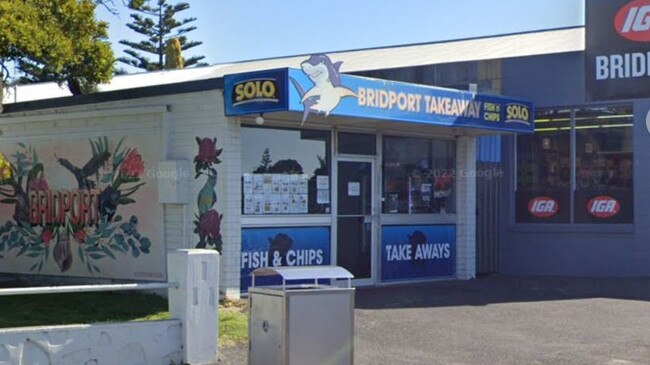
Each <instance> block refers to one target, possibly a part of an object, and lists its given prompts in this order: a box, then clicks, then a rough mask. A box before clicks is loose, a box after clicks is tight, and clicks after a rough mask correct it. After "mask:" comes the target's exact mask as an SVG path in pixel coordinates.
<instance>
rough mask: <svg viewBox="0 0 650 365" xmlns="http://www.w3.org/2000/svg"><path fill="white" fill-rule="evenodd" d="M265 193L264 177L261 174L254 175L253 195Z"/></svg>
mask: <svg viewBox="0 0 650 365" xmlns="http://www.w3.org/2000/svg"><path fill="white" fill-rule="evenodd" d="M263 192H264V176H263V175H260V174H253V194H261V193H263Z"/></svg>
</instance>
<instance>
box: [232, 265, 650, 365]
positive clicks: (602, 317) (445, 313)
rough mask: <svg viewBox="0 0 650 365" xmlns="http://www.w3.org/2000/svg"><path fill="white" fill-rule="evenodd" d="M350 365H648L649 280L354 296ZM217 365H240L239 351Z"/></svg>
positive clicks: (483, 283) (484, 284)
mask: <svg viewBox="0 0 650 365" xmlns="http://www.w3.org/2000/svg"><path fill="white" fill-rule="evenodd" d="M356 298H357V299H356V300H357V302H356V307H357V308H356V311H355V321H356V322H355V328H356V333H355V364H357V365H365V364H368V365H370V364H372V365H376V364H426V365H431V364H456V365H460V364H464V365H470V364H471V365H474V364H476V365H479V364H480V365H484V364H491V365H492V364H517V365H520V364H589V365H592V364H606V365H625V364H650V278H635V279H568V278H507V277H488V278H480V279H478V280H472V281H468V282H437V283H428V284H421V285H410V286H393V287H384V288H371V289H359V290H358V291H357V297H356ZM220 358H221V359H222V362H221V364H245V363H246V354H245V348H244V347H241V348H229V349H223V350H222V351H221V353H220Z"/></svg>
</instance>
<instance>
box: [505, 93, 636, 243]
mask: <svg viewBox="0 0 650 365" xmlns="http://www.w3.org/2000/svg"><path fill="white" fill-rule="evenodd" d="M617 106H628V107H630V108H631V111H630V115H632V117H631V118H632V124H633V125H634V121H635V117H636V115H635V103H634V102H633V101H628V102H621V101H619V102H617V101H614V102H611V103H594V104H583V105H568V106H549V107H543V108H538V109H540V110H541V109H571V113H570V115H571V121H570V128H571V129H570V150H569V157H570V162H569V163H570V168H571V171H570V191H569V202H570V221H569V223H544V222H517V211H516V207H517V201H516V199H517V191H518V189H519V181H518V178H519V176H518V163H519V162H518V161H519V156H518V154H519V148H518V143H519V142H518V141H519V138H518V136H517V135H515V136H513V138H512V141H513V142H512V143H511V147H510V148H511V150H512V152H513V153H512V154H511V156H512V160H510V161H511V163H510V169H509V170H510V171H511V173H512V176H513V178H512V179H510V181H511V183H512V184H513V185H512V187H511V188H510V189H509V192H508V193H509V198H510V204H509V205H508V206H509V208H510V212H511V214H509V216H510V224H509V226H510V228H511V229H512V230H514V231H521V232H562V233H563V232H573V233H596V232H598V233H605V234H608V233H630V234H632V233H634V232H635V227H636V221H637V217H636V204H633V206H632V222H627V223H576V222H575V209H576V205H575V200H576V197H575V194H576V188H577V166H576V165H577V140H576V138H577V133H576V111H577V110H579V109H587V108H599V107H617ZM631 128H634V126H632V127H631ZM634 146H635V135H634V130H633V132H632V167H633V169H632V197H633V202H634V197H635V191H636V189H635V188H636V174H637V171H636V170H637V169H636V168H635V165H636V164H635V157H634V154H635V148H634ZM634 203H636V202H634Z"/></svg>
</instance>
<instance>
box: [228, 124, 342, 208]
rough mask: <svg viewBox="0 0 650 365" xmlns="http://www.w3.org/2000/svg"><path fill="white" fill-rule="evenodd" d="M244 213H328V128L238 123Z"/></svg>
mask: <svg viewBox="0 0 650 365" xmlns="http://www.w3.org/2000/svg"><path fill="white" fill-rule="evenodd" d="M241 153H242V157H241V158H242V212H243V214H244V215H274V214H327V213H329V212H330V132H327V131H314V130H292V129H278V128H262V127H242V129H241Z"/></svg>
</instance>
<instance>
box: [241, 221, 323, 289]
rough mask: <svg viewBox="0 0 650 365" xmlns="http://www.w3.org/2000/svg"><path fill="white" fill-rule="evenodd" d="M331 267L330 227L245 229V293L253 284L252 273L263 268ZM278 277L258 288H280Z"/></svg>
mask: <svg viewBox="0 0 650 365" xmlns="http://www.w3.org/2000/svg"><path fill="white" fill-rule="evenodd" d="M329 264H330V228H329V227H284V228H245V229H242V247H241V291H242V293H244V292H247V291H248V287H249V286H250V285H251V277H250V273H251V272H253V270H255V269H257V268H260V267H277V266H309V265H329ZM281 283H282V281H281V280H280V279H279V278H278V277H260V278H257V279H255V285H278V284H281Z"/></svg>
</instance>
